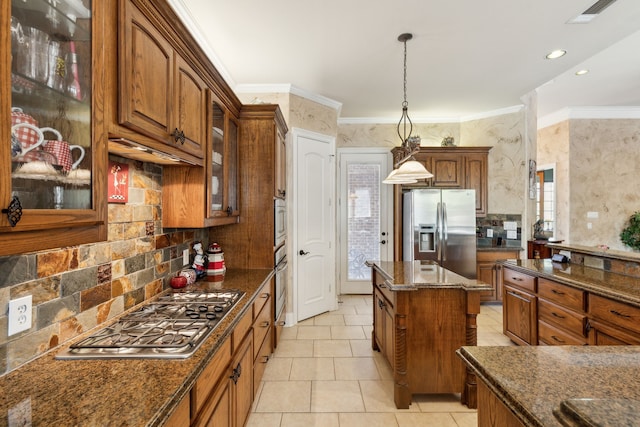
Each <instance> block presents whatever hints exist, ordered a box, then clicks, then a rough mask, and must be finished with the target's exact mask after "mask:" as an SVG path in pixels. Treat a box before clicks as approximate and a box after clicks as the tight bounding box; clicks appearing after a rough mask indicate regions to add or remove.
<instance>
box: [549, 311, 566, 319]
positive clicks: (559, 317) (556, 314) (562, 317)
mask: <svg viewBox="0 0 640 427" xmlns="http://www.w3.org/2000/svg"><path fill="white" fill-rule="evenodd" d="M551 314H552V315H553V317H557V318H558V319H564V318H565V317H564V316H563V315H561V314H558V313H556V312H555V311H552V312H551Z"/></svg>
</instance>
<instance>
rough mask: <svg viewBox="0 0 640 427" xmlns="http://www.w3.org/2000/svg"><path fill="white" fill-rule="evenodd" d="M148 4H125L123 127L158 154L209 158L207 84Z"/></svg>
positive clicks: (120, 68) (130, 1)
mask: <svg viewBox="0 0 640 427" xmlns="http://www.w3.org/2000/svg"><path fill="white" fill-rule="evenodd" d="M145 6H146V3H144V2H142V1H141V2H138V1H136V0H121V2H120V7H121V11H122V12H121V19H120V20H119V26H120V27H119V30H118V35H119V50H118V54H119V58H118V59H119V61H118V64H119V65H118V77H119V88H120V90H119V97H118V101H119V102H118V105H119V109H118V111H119V115H118V119H119V124H121V125H123V126H125V127H128V128H129V129H132V130H134V131H136V132H139V133H141V134H144V135H146V136H148V137H149V138H151V139H152V140H154V141H155V142H157V143H153V142H152V143H151V144H152V145H154V146H155V148H157V149H158V150H160V151H166V150H167V149H169V151H170V152H174V150H175V149H177V150H179V151H182V152H184V153H186V154H189V155H191V156H193V157H195V158H198V159H202V158H204V155H205V151H204V149H205V145H206V144H205V134H206V132H205V129H206V119H205V112H206V111H207V105H206V90H207V85H206V83H205V81H204V79H203V78H202V77H201V74H202V73H201V72H199V71H197V70H196V69H195V67H194V65H193V64H191V63H190V62H189V61H187V60H186V59H184V58H183V57H182V56H181V54H180V53H179V52H178V51H177V50H176V47H175V44H174V43H172V34H171V33H170V32H168V31H166V30H164V27H163V25H166V26H167V27H168V28H169V27H170V25H169V24H168V23H163V22H162V21H159V22H154V20H153V18H152V17H153V15H150V14H149V13H145V11H144V7H145Z"/></svg>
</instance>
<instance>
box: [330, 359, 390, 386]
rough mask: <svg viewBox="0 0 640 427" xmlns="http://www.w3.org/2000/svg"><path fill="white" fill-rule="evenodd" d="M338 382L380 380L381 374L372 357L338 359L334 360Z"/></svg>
mask: <svg viewBox="0 0 640 427" xmlns="http://www.w3.org/2000/svg"><path fill="white" fill-rule="evenodd" d="M333 364H334V366H335V371H336V380H379V379H380V374H379V373H378V368H377V367H376V363H375V362H374V360H373V358H372V357H347V358H344V357H336V358H334V359H333Z"/></svg>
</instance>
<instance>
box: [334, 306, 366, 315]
mask: <svg viewBox="0 0 640 427" xmlns="http://www.w3.org/2000/svg"><path fill="white" fill-rule="evenodd" d="M358 307H360V306H356V305H344V304H338V309H337V310H334V311H332V312H331V314H358V312H357V311H356V309H357V308H358ZM363 307H364V306H363Z"/></svg>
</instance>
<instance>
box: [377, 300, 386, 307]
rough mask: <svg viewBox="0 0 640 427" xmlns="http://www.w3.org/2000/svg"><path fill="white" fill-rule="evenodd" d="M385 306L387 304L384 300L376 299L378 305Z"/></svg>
mask: <svg viewBox="0 0 640 427" xmlns="http://www.w3.org/2000/svg"><path fill="white" fill-rule="evenodd" d="M386 306H387V304H386V303H385V302H384V301H382V300H381V299H379V300H378V307H380V308H384V307H386Z"/></svg>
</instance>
